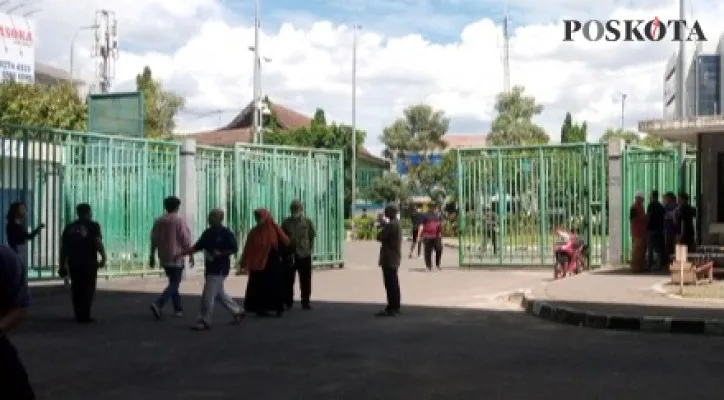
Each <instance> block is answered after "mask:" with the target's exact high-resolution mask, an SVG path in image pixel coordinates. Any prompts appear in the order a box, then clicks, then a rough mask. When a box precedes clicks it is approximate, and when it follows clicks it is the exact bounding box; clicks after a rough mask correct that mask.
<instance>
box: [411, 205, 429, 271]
mask: <svg viewBox="0 0 724 400" xmlns="http://www.w3.org/2000/svg"><path fill="white" fill-rule="evenodd" d="M424 220H425V214H423V212H422V207H420V206H417V208H416V209H415V212H414V213H412V246H410V255H409V258H412V253H413V252H414V251H415V246H417V258H420V252H421V251H422V240H420V237H419V234H420V225H422V222H423V221H424Z"/></svg>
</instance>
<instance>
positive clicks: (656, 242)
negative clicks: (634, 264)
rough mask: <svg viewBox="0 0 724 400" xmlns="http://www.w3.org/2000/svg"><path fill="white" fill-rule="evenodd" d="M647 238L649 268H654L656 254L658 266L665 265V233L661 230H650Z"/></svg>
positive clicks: (647, 263) (647, 262)
mask: <svg viewBox="0 0 724 400" xmlns="http://www.w3.org/2000/svg"><path fill="white" fill-rule="evenodd" d="M647 239H648V240H647V249H646V265H647V266H648V267H649V269H652V267H653V264H654V255H656V261H657V263H658V268H662V267H664V263H666V250H665V243H664V233H663V232H659V231H649V233H648V237H647Z"/></svg>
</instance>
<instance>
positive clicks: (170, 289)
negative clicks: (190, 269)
mask: <svg viewBox="0 0 724 400" xmlns="http://www.w3.org/2000/svg"><path fill="white" fill-rule="evenodd" d="M163 269H164V271H166V276H167V277H168V285H167V286H166V289H164V290H163V293H161V297H159V298H158V299H157V300H156V305H157V306H158V308H163V305H164V304H166V302H167V301H168V300H169V299H171V301H172V302H173V308H174V311H177V312H180V311H183V310H184V306H183V304H182V303H181V295H180V294H179V292H178V290H179V287H180V286H181V279H182V278H183V276H184V269H183V267H163Z"/></svg>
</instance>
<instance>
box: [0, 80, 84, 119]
mask: <svg viewBox="0 0 724 400" xmlns="http://www.w3.org/2000/svg"><path fill="white" fill-rule="evenodd" d="M0 123H3V124H13V125H26V126H34V127H47V128H55V129H66V130H75V131H85V130H86V129H87V125H88V107H87V105H86V103H85V101H83V100H82V99H81V98H80V97H79V96H78V92H77V91H76V89H75V87H73V85H71V84H59V85H29V84H23V83H12V82H5V83H2V84H0Z"/></svg>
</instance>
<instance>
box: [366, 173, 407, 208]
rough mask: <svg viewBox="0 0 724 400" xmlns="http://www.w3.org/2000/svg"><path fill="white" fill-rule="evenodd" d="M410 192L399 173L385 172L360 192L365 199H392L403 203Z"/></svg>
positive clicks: (382, 201) (385, 200) (387, 201)
mask: <svg viewBox="0 0 724 400" xmlns="http://www.w3.org/2000/svg"><path fill="white" fill-rule="evenodd" d="M410 194H411V191H410V187H409V185H408V183H407V182H405V180H403V179H402V178H401V177H400V176H399V175H397V174H393V173H387V174H385V175H383V176H382V177H379V178H375V179H374V180H372V183H371V184H370V185H369V186H368V187H367V188H365V190H364V192H363V193H362V195H363V196H364V197H365V198H366V199H369V200H371V201H373V202H376V203H390V202H393V201H399V202H401V203H405V202H407V200H409V198H410Z"/></svg>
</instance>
